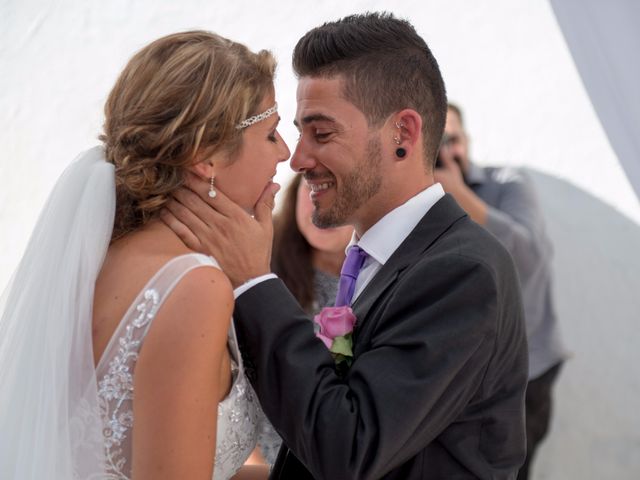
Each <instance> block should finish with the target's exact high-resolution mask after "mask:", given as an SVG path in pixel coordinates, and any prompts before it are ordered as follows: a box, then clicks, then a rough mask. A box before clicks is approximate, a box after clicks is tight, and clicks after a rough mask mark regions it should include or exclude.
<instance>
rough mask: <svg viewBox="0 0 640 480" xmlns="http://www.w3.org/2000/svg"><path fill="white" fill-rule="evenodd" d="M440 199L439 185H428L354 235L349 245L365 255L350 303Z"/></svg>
mask: <svg viewBox="0 0 640 480" xmlns="http://www.w3.org/2000/svg"><path fill="white" fill-rule="evenodd" d="M443 196H444V190H443V189H442V186H441V185H440V184H439V183H436V184H434V185H431V186H430V187H428V188H426V189H425V190H423V191H421V192H420V193H418V194H417V195H415V196H413V197H411V198H410V199H409V200H407V201H406V202H405V203H403V204H402V205H400V206H399V207H396V208H394V209H393V210H391V211H390V212H389V213H387V214H386V215H385V216H384V217H382V218H381V219H380V220H378V222H377V223H376V224H375V225H373V226H372V227H371V228H370V229H369V230H367V231H366V232H365V233H364V235H362V238H360V240H358V239H357V237H356V234H355V232H354V233H353V237H352V238H351V242H349V245H348V246H347V249H349V247H350V246H351V245H358V246H359V247H360V248H361V249H363V250H364V251H365V252H367V253H368V254H369V256H368V257H367V259H366V260H365V262H364V265H363V266H362V269H361V270H360V274H359V275H358V278H357V280H356V288H355V292H354V294H353V299H352V303H353V302H354V301H355V299H356V298H358V295H360V294H361V293H362V291H363V290H364V288H365V287H366V286H367V284H368V283H369V282H370V281H371V279H372V278H373V277H374V276H375V274H376V273H378V271H379V270H380V269H381V268H382V266H383V265H384V264H385V263H387V260H389V257H391V255H392V254H393V252H395V251H396V250H397V249H398V247H399V246H400V245H401V244H402V242H404V241H405V239H406V238H407V237H408V236H409V234H410V233H411V231H412V230H413V229H414V228H416V225H418V222H419V221H420V220H421V219H422V217H424V215H425V214H426V213H427V212H428V211H429V210H430V209H431V207H433V205H435V203H436V202H437V201H438V200H440V199H441V198H442V197H443Z"/></svg>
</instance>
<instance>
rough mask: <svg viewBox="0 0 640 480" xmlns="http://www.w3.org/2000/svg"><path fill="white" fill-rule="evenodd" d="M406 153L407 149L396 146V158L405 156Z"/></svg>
mask: <svg viewBox="0 0 640 480" xmlns="http://www.w3.org/2000/svg"><path fill="white" fill-rule="evenodd" d="M406 154H407V151H406V150H405V149H404V148H402V147H400V148H396V156H397V157H398V158H404V156H405V155H406Z"/></svg>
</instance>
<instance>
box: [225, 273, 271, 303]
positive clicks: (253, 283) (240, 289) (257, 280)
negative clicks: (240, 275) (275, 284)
mask: <svg viewBox="0 0 640 480" xmlns="http://www.w3.org/2000/svg"><path fill="white" fill-rule="evenodd" d="M272 278H278V276H277V275H276V274H275V273H265V274H264V275H260V276H259V277H256V278H252V279H251V280H247V281H246V282H244V283H243V284H242V285H240V286H239V287H238V288H236V289H235V290H234V291H233V298H234V300H235V299H237V298H238V297H239V296H240V295H242V294H243V293H244V292H246V291H247V290H249V289H250V288H252V287H255V286H256V285H258V284H259V283H262V282H264V281H266V280H271V279H272Z"/></svg>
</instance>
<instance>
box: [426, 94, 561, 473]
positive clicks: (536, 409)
mask: <svg viewBox="0 0 640 480" xmlns="http://www.w3.org/2000/svg"><path fill="white" fill-rule="evenodd" d="M436 166H437V168H436V169H435V180H436V181H437V182H440V183H441V184H442V186H443V188H444V190H445V192H447V193H450V194H451V195H453V196H454V197H455V199H456V201H457V202H458V204H459V205H460V206H461V207H462V208H463V209H464V210H466V212H467V214H468V215H469V216H470V217H471V218H472V219H473V220H474V221H475V222H476V223H479V224H480V225H482V226H483V227H485V228H486V229H487V230H489V232H491V233H492V234H493V235H495V236H496V237H497V238H498V240H500V241H501V242H502V244H503V245H504V246H505V247H506V248H507V250H509V252H510V253H511V255H512V257H513V259H514V261H515V264H516V268H517V270H518V274H519V277H520V284H521V287H522V300H523V304H524V310H525V322H526V327H527V339H528V343H529V383H528V385H527V394H526V429H527V459H526V461H525V463H524V465H523V466H522V468H521V469H520V472H519V474H518V480H523V479H527V478H528V476H529V468H530V463H531V461H532V459H533V455H534V454H535V451H536V449H537V447H538V445H539V444H540V442H541V440H542V439H543V438H544V437H545V435H546V433H547V431H548V428H549V424H550V422H551V407H552V395H551V391H552V387H553V384H554V382H555V380H556V377H557V375H558V372H559V370H560V367H561V365H562V362H563V360H564V359H565V358H566V353H565V349H564V347H563V344H562V339H561V336H560V332H559V328H558V322H557V318H556V312H555V307H554V303H553V292H552V286H551V283H552V282H551V256H552V247H551V243H550V241H549V239H548V238H547V236H546V233H545V226H544V219H543V217H542V212H541V211H540V207H539V205H538V201H537V198H536V194H535V191H534V189H533V185H532V184H531V181H530V180H529V178H528V177H527V176H526V175H525V174H524V173H523V172H521V171H518V170H516V169H513V168H498V167H480V166H478V165H474V164H473V163H472V162H471V160H470V157H469V137H468V136H467V133H466V131H465V129H464V121H463V115H462V111H461V109H460V108H459V107H458V106H456V105H454V104H449V105H448V109H447V121H446V126H445V133H444V136H443V142H442V147H441V149H440V154H439V157H438V162H437V165H436Z"/></svg>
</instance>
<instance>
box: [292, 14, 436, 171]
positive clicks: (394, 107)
mask: <svg viewBox="0 0 640 480" xmlns="http://www.w3.org/2000/svg"><path fill="white" fill-rule="evenodd" d="M293 69H294V71H295V73H296V75H297V76H298V77H305V76H308V77H325V78H331V77H334V76H338V75H339V76H341V77H342V78H343V79H344V81H345V91H344V95H345V98H346V99H347V100H349V101H350V102H351V103H353V104H354V105H355V106H356V107H358V108H359V109H360V110H361V111H362V112H363V113H364V115H365V116H366V117H367V121H368V122H369V125H370V126H377V125H380V124H381V123H382V122H384V121H385V120H386V119H387V118H388V116H389V115H391V114H392V113H394V112H397V111H399V110H402V109H404V108H412V109H414V110H415V111H417V112H418V113H419V114H420V115H421V116H422V122H423V126H422V132H423V135H424V139H425V156H426V159H425V160H426V162H427V165H428V167H429V169H430V168H432V166H433V164H434V162H435V159H436V155H437V152H438V147H439V145H440V140H441V138H442V133H443V132H444V124H445V120H446V117H447V95H446V92H445V87H444V82H443V80H442V75H441V74H440V69H439V67H438V62H436V59H435V58H434V56H433V54H432V53H431V50H429V47H428V46H427V44H426V42H425V41H424V40H423V39H422V37H420V35H418V33H417V32H416V30H415V28H413V26H412V25H411V24H410V23H409V22H408V21H406V20H400V19H398V18H395V17H394V16H393V15H392V14H390V13H366V14H359V15H350V16H348V17H345V18H342V19H340V20H337V21H335V22H329V23H325V24H324V25H321V26H319V27H317V28H314V29H313V30H310V31H309V32H307V33H306V34H305V35H304V36H303V37H302V38H301V39H300V40H299V41H298V43H297V45H296V47H295V49H294V51H293Z"/></svg>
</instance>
